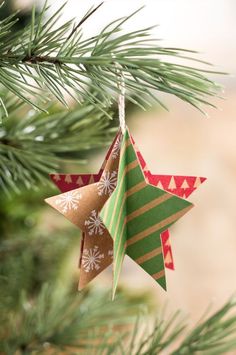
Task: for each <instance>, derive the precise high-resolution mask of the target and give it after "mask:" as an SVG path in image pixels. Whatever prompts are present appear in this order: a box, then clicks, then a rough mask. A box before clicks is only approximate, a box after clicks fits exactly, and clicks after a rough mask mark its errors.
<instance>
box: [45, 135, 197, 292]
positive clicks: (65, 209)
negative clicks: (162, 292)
mask: <svg viewBox="0 0 236 355" xmlns="http://www.w3.org/2000/svg"><path fill="white" fill-rule="evenodd" d="M120 146H121V151H120V150H119V149H117V147H120ZM139 155H140V156H139ZM107 157H108V159H105V162H104V164H103V167H102V169H101V171H100V172H99V174H96V176H95V175H94V176H93V175H91V176H90V178H89V180H88V181H86V183H87V184H88V185H87V186H84V187H82V188H77V189H74V190H71V191H69V192H67V193H64V194H61V195H58V196H54V197H51V198H49V199H47V200H46V201H47V202H48V203H49V204H50V205H52V206H53V207H54V208H56V209H57V210H58V211H60V212H61V213H62V214H64V215H65V216H66V217H67V218H68V219H69V220H71V221H72V222H73V223H74V224H76V225H77V226H78V227H80V228H81V229H82V231H83V235H84V238H83V239H82V247H81V256H82V257H81V260H80V266H81V275H80V281H79V289H82V288H83V287H84V286H85V285H86V284H87V283H88V282H89V281H91V280H92V279H93V278H94V277H95V276H96V275H97V274H98V273H100V272H101V271H102V270H104V269H105V268H106V267H107V266H108V265H110V264H111V262H112V261H113V263H114V267H113V269H114V282H113V295H114V293H115V289H116V287H117V282H118V277H119V273H120V269H121V264H122V261H123V257H124V255H125V254H126V253H127V254H128V255H129V256H130V257H131V258H132V259H133V260H135V261H136V263H138V264H139V265H140V266H141V267H142V268H143V269H144V270H145V271H147V272H148V273H149V274H150V275H151V276H152V277H153V278H154V279H155V280H156V281H157V282H158V283H159V284H160V285H161V286H162V287H163V288H166V281H165V270H164V260H163V251H162V245H161V237H160V235H162V236H163V235H164V236H165V238H166V233H167V228H168V227H169V226H170V225H171V224H173V223H174V222H175V221H176V220H177V219H179V218H180V217H181V216H182V215H184V214H185V213H186V212H187V211H188V210H189V209H190V208H191V207H192V204H190V203H189V202H187V201H185V200H183V199H182V198H179V197H177V196H174V195H173V194H170V193H168V192H167V191H163V189H160V188H159V187H155V186H153V185H151V184H150V183H148V180H150V179H151V178H152V179H153V180H155V181H153V183H154V184H157V185H159V186H160V181H162V183H163V184H164V183H165V182H166V181H167V180H168V179H169V180H170V181H169V185H168V187H169V189H170V190H173V192H175V193H177V191H178V192H179V194H180V191H181V190H180V189H181V188H182V190H183V189H184V190H186V191H187V188H189V189H190V190H191V191H190V190H189V193H191V192H192V191H193V190H194V189H195V188H196V187H197V183H196V182H197V179H198V182H199V183H201V182H203V180H204V179H203V178H194V177H192V178H190V179H192V180H193V181H194V186H189V179H187V180H186V179H183V177H179V179H180V180H179V181H177V180H178V179H177V180H174V181H173V179H172V178H173V177H171V176H164V177H165V179H164V178H163V179H159V180H158V178H157V177H158V175H152V174H151V173H150V172H149V171H148V170H147V169H145V167H144V165H145V163H144V162H143V161H142V159H141V154H140V153H139V154H138V153H137V152H136V150H135V146H134V143H133V141H132V139H131V137H130V135H129V132H128V130H127V131H126V132H125V134H124V136H122V135H121V133H120V132H119V133H118V135H117V136H116V139H115V141H114V142H113V145H112V147H111V149H110V153H109V154H108V156H107ZM144 173H145V174H144ZM147 174H148V175H150V176H149V177H148V178H147ZM145 175H146V178H145ZM82 176H83V175H81V176H78V178H77V180H76V181H75V180H74V177H75V176H73V175H72V176H70V175H69V178H67V175H66V176H65V175H64V184H68V186H69V185H71V184H72V185H73V184H75V183H77V184H78V183H80V184H81V180H83V179H82ZM61 177H62V176H60V175H53V180H54V181H56V182H57V184H58V185H59V187H60V188H61V189H63V188H64V190H65V186H63V187H62V185H61V186H60V182H61V181H62V178H61ZM91 177H93V178H94V177H95V178H94V179H96V178H97V179H98V178H99V181H97V182H96V183H93V182H92V181H91V182H90V180H91ZM121 177H122V178H121ZM159 177H163V176H159ZM79 179H80V180H79ZM181 179H182V180H181ZM78 180H79V181H78ZM175 181H176V184H175ZM180 181H181V185H179V182H180ZM182 185H184V186H183V187H181V186H182ZM195 185H196V186H195ZM70 188H71V186H70ZM68 190H69V188H68ZM67 200H68V201H69V202H68V205H67V206H65V201H67ZM62 201H63V202H62ZM167 237H168V235H167ZM113 240H114V243H113ZM168 244H169V243H168ZM113 254H114V258H113Z"/></svg>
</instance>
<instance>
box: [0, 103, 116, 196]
mask: <svg viewBox="0 0 236 355" xmlns="http://www.w3.org/2000/svg"><path fill="white" fill-rule="evenodd" d="M6 105H7V110H8V112H9V115H10V116H9V118H10V119H7V120H4V121H3V124H2V127H1V126H0V188H1V189H2V190H4V191H5V192H6V193H9V192H10V190H11V189H13V190H14V191H15V192H19V191H20V189H21V188H22V187H26V188H35V187H36V186H37V185H38V184H42V183H43V184H45V183H48V182H49V180H48V173H49V172H51V171H54V172H56V171H58V169H59V167H60V166H61V164H62V163H63V162H66V161H73V160H74V161H76V163H79V164H84V163H85V160H84V159H83V152H86V151H87V150H91V149H94V148H98V147H102V146H105V145H108V143H110V140H111V136H112V134H113V131H114V129H112V127H111V121H109V120H107V119H106V118H105V117H104V115H103V113H102V112H101V111H99V110H98V109H96V108H94V106H93V105H92V104H90V103H88V102H87V101H86V102H84V103H83V104H82V105H78V104H77V106H76V107H74V108H73V109H72V110H70V111H68V109H66V108H63V107H62V108H61V107H56V106H55V105H51V106H50V107H49V108H48V110H47V111H48V112H49V113H48V114H46V113H44V112H41V113H40V112H38V111H35V110H32V109H31V110H28V109H27V108H26V107H25V106H24V105H22V104H20V103H19V100H15V99H14V98H11V99H10V98H9V99H8V100H7V103H6ZM21 116H24V119H23V120H19V117H21Z"/></svg>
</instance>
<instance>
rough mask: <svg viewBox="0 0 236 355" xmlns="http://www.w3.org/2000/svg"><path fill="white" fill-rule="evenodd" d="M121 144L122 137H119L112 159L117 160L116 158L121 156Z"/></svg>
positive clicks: (113, 149)
mask: <svg viewBox="0 0 236 355" xmlns="http://www.w3.org/2000/svg"><path fill="white" fill-rule="evenodd" d="M121 142H122V140H121V136H119V137H118V138H117V140H116V142H115V144H114V146H113V148H112V154H111V157H112V158H113V159H116V158H117V157H118V155H119V152H120V147H121Z"/></svg>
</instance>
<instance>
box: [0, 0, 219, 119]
mask: <svg viewBox="0 0 236 355" xmlns="http://www.w3.org/2000/svg"><path fill="white" fill-rule="evenodd" d="M100 5H101V4H100ZM100 5H99V6H98V7H97V8H95V9H90V10H89V12H88V13H87V14H86V15H85V16H84V17H83V19H82V20H81V21H80V22H79V24H78V25H77V26H76V25H75V23H74V21H73V20H70V21H67V22H65V23H64V24H62V25H60V26H57V21H58V19H59V18H60V16H61V15H62V12H63V8H64V6H65V4H64V5H63V6H62V7H61V8H59V9H58V10H57V11H56V12H55V13H54V14H53V15H52V16H51V17H50V18H48V19H47V20H44V18H45V15H46V13H47V10H48V6H47V4H46V3H45V4H44V7H43V8H42V10H41V12H40V13H39V15H38V16H36V15H35V9H33V10H32V20H31V24H29V25H28V26H26V27H25V28H24V29H23V30H22V31H13V26H14V24H15V22H16V21H17V17H16V15H12V16H9V17H8V18H6V19H5V20H3V21H1V22H0V84H1V85H2V86H3V87H5V88H7V89H8V90H10V91H11V92H13V93H14V94H15V95H17V96H18V97H19V98H20V99H21V100H23V101H25V102H27V103H29V104H31V105H33V106H35V107H36V108H38V109H40V110H44V109H45V101H48V99H50V95H49V96H48V95H45V89H46V90H47V91H48V92H49V93H50V94H51V96H53V97H54V98H56V99H57V100H59V101H60V102H61V103H63V104H64V105H67V99H66V97H67V96H68V95H70V96H72V97H73V98H74V99H75V100H77V101H79V102H81V101H83V100H84V99H85V98H86V99H87V100H88V101H89V102H90V103H91V104H92V105H95V106H97V107H98V108H99V109H100V110H102V111H103V113H104V114H107V115H108V113H107V112H106V109H105V107H107V106H109V105H110V104H111V102H114V101H115V100H116V94H117V92H118V91H119V89H118V88H117V80H118V79H117V74H116V66H117V65H118V66H119V68H120V69H121V71H122V73H123V75H124V78H125V85H126V88H127V99H128V100H130V101H132V102H134V103H135V104H137V105H139V106H141V107H142V108H145V107H146V106H147V105H150V102H151V101H150V100H153V99H154V100H156V101H158V102H160V101H159V99H158V95H157V94H158V92H165V93H169V94H173V95H175V96H177V97H179V98H180V99H182V100H184V101H186V102H188V103H190V104H191V105H193V106H195V107H197V108H198V109H200V110H202V108H201V106H202V105H203V104H207V105H211V103H210V101H209V99H210V97H212V96H216V95H217V93H218V90H219V86H218V85H217V84H216V83H214V82H213V81H212V80H210V79H209V78H208V77H207V76H206V75H207V74H210V73H214V72H213V71H210V70H203V69H196V68H193V67H191V66H188V65H180V64H174V63H173V62H172V61H174V60H175V58H177V59H178V58H184V59H191V58H189V57H188V55H189V53H195V52H192V51H187V50H183V49H175V48H165V47H162V46H160V44H159V42H158V41H154V40H153V39H152V38H151V29H152V28H151V27H150V28H145V29H141V30H137V31H132V32H128V33H125V32H123V31H122V25H123V24H124V22H126V21H127V20H129V19H130V18H131V17H132V16H133V15H135V14H136V13H137V11H136V12H134V13H133V14H131V15H130V16H128V17H126V18H122V19H119V20H116V21H113V22H112V23H110V24H108V26H106V27H105V28H104V29H103V30H102V31H101V32H100V33H99V34H98V35H96V36H94V37H91V38H87V39H83V35H82V31H81V25H82V24H83V23H84V21H86V20H87V19H88V18H89V17H90V16H91V15H92V14H94V12H95V11H96V10H97V9H98V8H99V7H100ZM68 33H70V34H69V35H68ZM165 57H167V58H168V60H167V61H166V60H165ZM88 83H90V85H91V86H92V87H93V88H94V89H95V90H96V91H97V92H98V93H99V95H94V94H93V92H91V91H88V88H87V85H88ZM42 90H43V91H42ZM140 94H142V95H140ZM35 98H36V99H37V100H36V99H35ZM160 103H161V102H160ZM1 105H2V106H3V108H4V111H6V108H5V107H4V97H2V98H1Z"/></svg>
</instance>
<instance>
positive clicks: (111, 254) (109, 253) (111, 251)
mask: <svg viewBox="0 0 236 355" xmlns="http://www.w3.org/2000/svg"><path fill="white" fill-rule="evenodd" d="M107 255H108V256H110V258H111V259H113V249H111V250H108V252H107Z"/></svg>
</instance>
